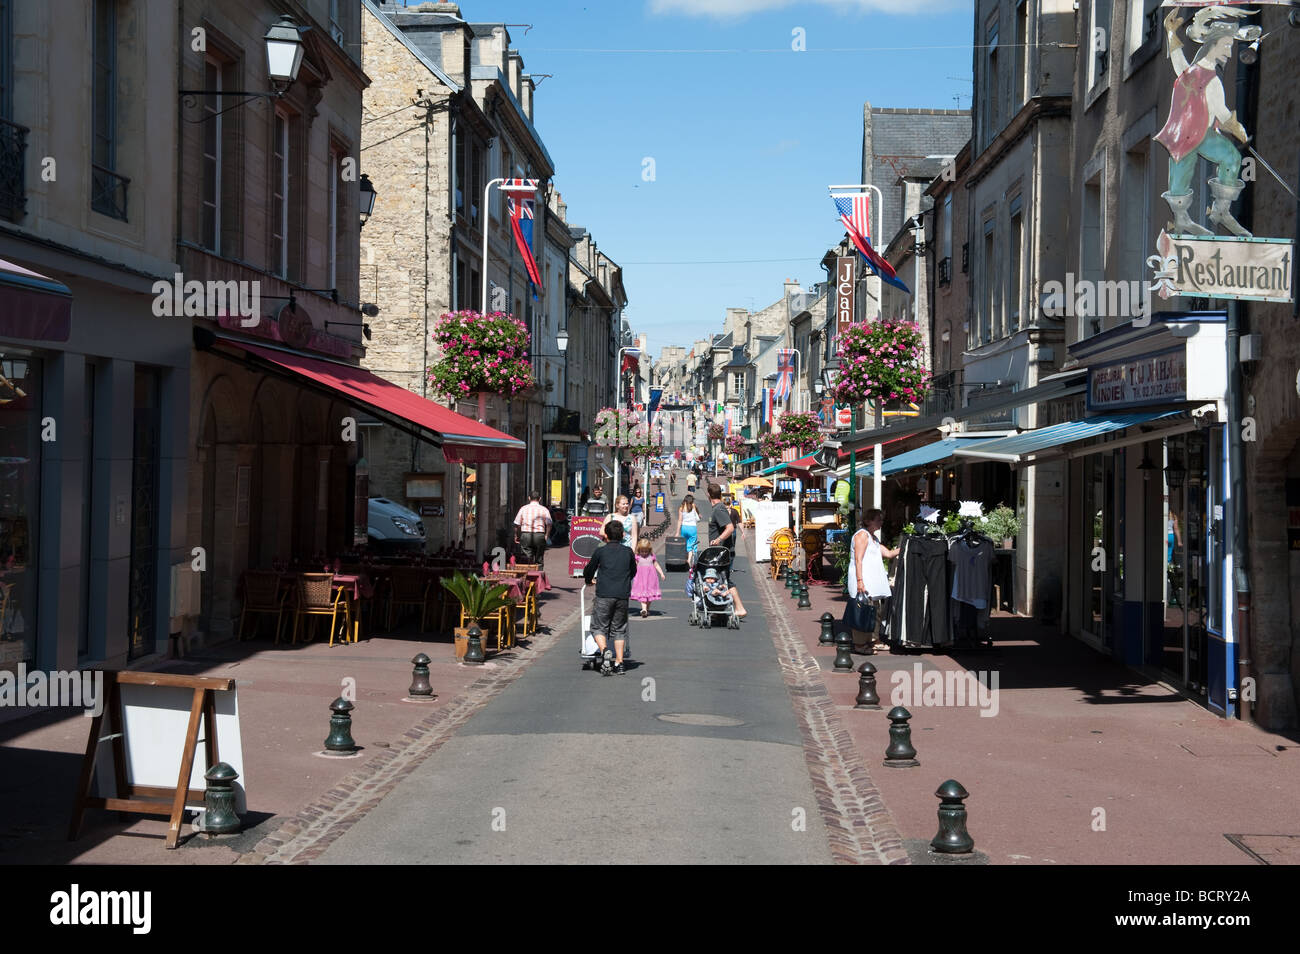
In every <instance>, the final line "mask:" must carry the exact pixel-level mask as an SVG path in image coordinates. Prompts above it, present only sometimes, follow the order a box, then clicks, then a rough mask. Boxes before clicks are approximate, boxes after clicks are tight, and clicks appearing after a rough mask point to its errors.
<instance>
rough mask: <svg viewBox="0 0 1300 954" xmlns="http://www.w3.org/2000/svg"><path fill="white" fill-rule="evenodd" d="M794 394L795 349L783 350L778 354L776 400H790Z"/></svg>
mask: <svg viewBox="0 0 1300 954" xmlns="http://www.w3.org/2000/svg"><path fill="white" fill-rule="evenodd" d="M793 393H794V349H793V348H789V349H787V348H782V349H781V350H780V351H778V352H777V353H776V395H775V397H776V399H777V400H778V401H786V400H789V398H790V395H791V394H793Z"/></svg>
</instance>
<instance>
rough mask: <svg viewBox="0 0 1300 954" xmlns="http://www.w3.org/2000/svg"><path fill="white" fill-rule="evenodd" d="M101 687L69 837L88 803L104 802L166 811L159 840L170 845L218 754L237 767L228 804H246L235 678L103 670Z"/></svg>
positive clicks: (199, 803)
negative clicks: (233, 801) (101, 700)
mask: <svg viewBox="0 0 1300 954" xmlns="http://www.w3.org/2000/svg"><path fill="white" fill-rule="evenodd" d="M104 688H105V690H106V691H107V702H106V704H105V705H104V707H103V709H102V711H101V712H100V714H99V715H97V716H95V717H94V719H93V720H92V722H91V726H90V737H89V738H88V739H87V741H86V755H85V758H84V760H83V761H82V765H81V777H80V780H79V781H78V783H77V794H76V801H75V802H74V804H73V810H72V823H71V826H70V827H69V831H68V838H69V840H73V839H75V838H76V837H77V833H78V831H79V830H80V828H81V820H82V817H83V815H84V814H85V810H86V809H87V808H104V809H107V810H109V811H117V812H132V813H138V814H145V815H163V816H166V817H168V819H169V822H170V823H169V825H168V829H167V841H166V845H167V847H168V848H175V847H176V846H177V844H178V843H179V842H180V832H181V823H182V821H183V820H184V817H185V810H186V808H190V809H193V810H201V809H202V807H203V793H204V788H205V787H206V784H207V783H206V782H205V781H204V778H203V776H204V773H205V772H206V771H207V770H208V769H209V768H211V767H212V766H213V765H214V764H216V763H217V762H219V761H224V762H226V763H227V764H229V765H230V766H231V767H232V768H234V770H235V771H236V772H238V773H239V776H240V777H239V781H238V782H237V783H236V785H235V792H236V805H235V810H236V812H238V813H239V814H241V815H242V814H243V813H244V812H245V811H247V797H246V793H245V790H244V783H245V781H246V779H245V778H244V766H243V749H242V745H241V740H240V735H239V705H238V698H237V696H236V693H235V680H233V679H228V678H224V677H211V676H182V675H177V674H174V673H156V672H106V673H104ZM200 742H202V744H203V758H202V759H198V758H196V752H197V749H198V746H199V744H200ZM92 786H93V787H94V789H95V790H96V793H95V794H94V795H92V794H91V789H92Z"/></svg>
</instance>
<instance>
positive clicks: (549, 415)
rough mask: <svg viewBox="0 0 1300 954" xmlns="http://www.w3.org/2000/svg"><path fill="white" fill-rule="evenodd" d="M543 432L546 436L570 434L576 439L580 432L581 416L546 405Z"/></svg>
mask: <svg viewBox="0 0 1300 954" xmlns="http://www.w3.org/2000/svg"><path fill="white" fill-rule="evenodd" d="M544 421H545V426H544V427H543V430H544V431H546V432H547V433H548V434H571V435H573V436H574V437H577V436H578V435H579V434H580V433H581V431H582V427H581V425H582V415H581V414H579V413H578V412H577V411H571V410H569V409H568V408H567V407H560V406H559V405H557V404H548V405H546V414H545V417H544Z"/></svg>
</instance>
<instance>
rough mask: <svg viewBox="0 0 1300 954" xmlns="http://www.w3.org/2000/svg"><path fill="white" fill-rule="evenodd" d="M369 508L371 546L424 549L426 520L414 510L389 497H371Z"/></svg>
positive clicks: (368, 521)
mask: <svg viewBox="0 0 1300 954" xmlns="http://www.w3.org/2000/svg"><path fill="white" fill-rule="evenodd" d="M367 510H368V520H367V523H368V524H369V526H368V533H367V536H369V538H370V545H371V546H379V547H402V548H408V547H409V548H411V549H417V550H423V549H424V521H423V520H421V519H420V515H419V514H417V513H416V512H415V511H414V510H410V509H408V508H406V507H403V506H402V505H401V504H399V503H394V502H393V501H391V500H389V499H388V498H387V497H371V498H370V505H369V507H368V508H367Z"/></svg>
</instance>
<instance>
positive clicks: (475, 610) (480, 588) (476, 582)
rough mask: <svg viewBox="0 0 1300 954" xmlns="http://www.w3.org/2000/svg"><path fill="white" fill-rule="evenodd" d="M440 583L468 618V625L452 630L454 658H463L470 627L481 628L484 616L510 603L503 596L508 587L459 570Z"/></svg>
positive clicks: (467, 645)
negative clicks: (454, 649) (458, 602)
mask: <svg viewBox="0 0 1300 954" xmlns="http://www.w3.org/2000/svg"><path fill="white" fill-rule="evenodd" d="M442 585H443V586H444V587H445V588H446V589H447V591H448V592H449V593H451V595H452V596H454V597H456V599H457V600H459V601H460V606H461V609H463V610H464V611H465V616H466V617H467V618H468V619H469V626H457V627H455V628H454V629H453V631H452V632H453V633H454V634H455V636H456V658H457V659H464V658H465V653H466V652H467V651H468V649H469V631H470V629H471V628H474V629H481V625H480V624H481V623H482V622H483V619H484V617H487V616H491V615H492V614H493V613H495V612H497V611H498V610H500V609H501V608H502V607H503V606H508V605H510V601H509V600H508V599H506V598H505V594H506V591H507V589H508V588H507V587H505V586H502V585H500V584H489V583H488V582H487V581H486V580H484V579H483V578H482V577H478V576H472V575H471V576H466V575H465V574H464V573H461V572H460V571H457V572H456V573H455V574H454V575H453V576H452V578H451V579H450V580H448V579H444V580H442ZM499 641H500V639H499V638H498V642H499Z"/></svg>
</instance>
